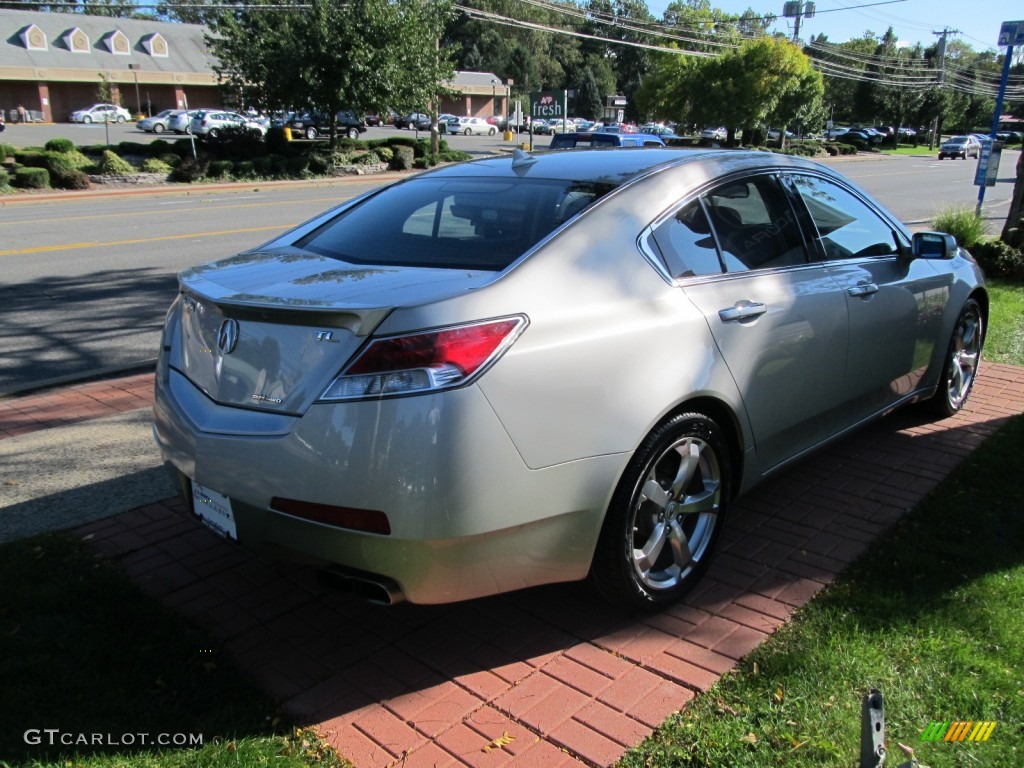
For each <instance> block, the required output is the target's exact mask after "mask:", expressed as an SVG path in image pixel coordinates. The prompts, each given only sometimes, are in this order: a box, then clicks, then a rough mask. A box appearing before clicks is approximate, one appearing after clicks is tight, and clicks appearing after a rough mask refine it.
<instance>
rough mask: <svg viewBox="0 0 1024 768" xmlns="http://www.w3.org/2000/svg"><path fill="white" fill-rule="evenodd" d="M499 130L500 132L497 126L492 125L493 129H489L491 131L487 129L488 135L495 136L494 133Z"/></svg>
mask: <svg viewBox="0 0 1024 768" xmlns="http://www.w3.org/2000/svg"><path fill="white" fill-rule="evenodd" d="M497 132H498V129H497V128H493V127H492V128H491V129H490V130H489V131H487V135H488V136H493V135H494V134H496V133H497Z"/></svg>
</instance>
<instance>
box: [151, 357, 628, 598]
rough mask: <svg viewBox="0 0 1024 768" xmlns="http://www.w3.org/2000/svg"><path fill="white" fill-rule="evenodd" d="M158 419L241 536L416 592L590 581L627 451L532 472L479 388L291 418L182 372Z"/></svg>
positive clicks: (184, 469) (427, 594)
mask: <svg viewBox="0 0 1024 768" xmlns="http://www.w3.org/2000/svg"><path fill="white" fill-rule="evenodd" d="M200 425H202V426H200ZM153 429H154V436H155V438H156V441H157V443H158V445H159V446H160V450H161V452H162V454H163V456H164V458H165V460H166V461H167V462H168V463H170V464H171V465H173V467H174V468H175V470H176V471H177V472H178V473H180V474H181V475H182V476H184V477H185V478H191V479H194V480H196V481H197V482H199V483H201V484H202V485H205V486H207V487H209V488H212V489H214V490H216V491H219V492H220V493H223V494H225V495H227V496H228V497H229V498H231V500H232V506H233V510H234V512H235V518H236V522H237V528H238V538H239V541H240V542H241V543H242V544H245V545H247V546H251V547H254V548H257V549H262V550H268V551H272V552H273V551H278V552H281V551H285V552H290V553H295V554H297V555H299V556H300V557H302V558H303V559H306V560H312V561H314V562H317V563H321V564H337V565H341V566H345V567H347V568H352V569H357V570H359V571H363V572H367V573H370V574H376V575H380V576H383V577H386V578H387V579H390V580H393V581H394V582H395V583H397V585H398V587H399V588H400V589H401V592H402V593H403V594H404V595H405V597H406V598H407V599H408V600H410V601H412V602H417V603H442V602H452V601H456V600H464V599H469V598H475V597H480V596H484V595H489V594H496V593H499V592H506V591H510V590H514V589H519V588H523V587H529V586H535V585H539V584H547V583H552V582H560V581H572V580H577V579H581V578H583V577H584V576H585V575H586V573H587V571H588V570H589V567H590V561H591V558H592V556H593V551H594V547H595V545H596V542H597V536H598V533H599V531H600V527H601V524H602V522H603V518H604V511H605V509H606V507H607V504H608V500H609V499H610V496H611V493H612V491H613V489H614V485H615V483H616V482H617V479H618V476H619V473H620V472H621V470H622V466H623V464H624V462H625V460H626V458H627V457H625V456H623V455H620V454H616V455H610V456H598V457H592V458H588V459H584V460H579V461H572V462H566V463H563V464H559V465H556V466H553V467H548V468H545V469H541V470H531V469H529V468H528V467H527V466H526V465H525V464H524V462H523V461H522V459H521V458H520V456H519V454H518V452H517V451H516V449H515V447H514V445H513V444H512V441H511V440H510V438H509V437H508V435H507V433H506V432H505V430H504V428H503V427H502V426H501V424H500V422H499V420H498V419H497V417H496V416H495V414H494V412H493V410H492V409H491V407H490V405H489V404H488V402H487V400H486V399H485V398H484V397H483V395H482V394H481V393H480V392H479V390H477V389H476V388H475V387H472V386H471V387H467V388H465V389H460V390H455V391H449V392H445V393H442V394H437V395H431V396H423V397H408V398H397V399H392V400H383V401H376V402H361V403H337V404H317V405H314V406H313V407H311V408H310V409H309V410H308V411H307V412H306V413H305V414H304V415H303V416H302V417H292V416H282V415H280V414H272V413H259V412H255V411H248V410H245V409H239V408H233V407H224V406H220V405H217V404H216V403H213V402H212V401H210V400H208V399H207V398H206V397H205V395H202V393H199V392H198V390H196V389H195V388H194V387H193V385H192V384H191V383H190V382H188V381H187V380H186V379H185V378H184V376H182V375H181V374H179V373H177V372H175V371H170V372H168V373H167V374H166V375H165V376H164V377H160V380H158V383H157V390H156V401H155V405H154V428H153ZM184 487H185V488H187V487H188V485H187V482H186V483H185V485H184ZM273 497H283V498H289V499H298V500H302V501H308V502H313V503H318V504H330V505H338V506H345V507H350V508H358V509H368V510H379V511H382V512H384V513H385V514H386V515H387V517H388V521H389V523H390V526H391V534H390V535H381V534H373V533H367V532H362V531H355V530H349V529H346V528H340V527H336V526H331V525H326V524H323V523H319V522H314V521H312V520H307V519H304V518H300V517H296V516H293V515H289V514H285V513H282V512H279V511H275V510H274V509H272V508H271V499H272V498H273Z"/></svg>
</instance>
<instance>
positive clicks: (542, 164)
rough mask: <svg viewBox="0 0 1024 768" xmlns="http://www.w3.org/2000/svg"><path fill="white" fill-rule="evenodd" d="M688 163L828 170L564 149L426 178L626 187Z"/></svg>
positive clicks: (807, 164) (701, 154)
mask: <svg viewBox="0 0 1024 768" xmlns="http://www.w3.org/2000/svg"><path fill="white" fill-rule="evenodd" d="M690 163H708V164H709V165H711V166H713V167H712V168H709V169H708V175H709V177H715V178H717V177H720V176H721V175H722V174H727V173H730V172H733V171H742V170H749V169H752V168H755V167H765V168H772V167H778V168H787V167H788V168H804V169H809V168H814V169H819V170H825V172H826V173H830V172H829V171H828V170H827V169H826V168H825V167H824V166H821V165H819V164H817V163H814V162H812V161H809V160H805V159H803V158H800V157H796V156H793V155H780V154H775V153H772V152H753V151H745V150H730V149H717V150H716V149H707V150H694V149H673V148H670V147H644V148H639V147H633V148H630V147H625V148H614V149H565V150H550V151H543V152H537V153H533V154H527V153H525V152H521V151H520V150H516V151H515V152H514V153H513V154H512V155H511V156H509V155H503V156H498V157H488V158H483V159H480V160H473V161H470V162H466V163H457V164H453V165H449V166H444V167H442V168H436V169H434V170H432V171H428V172H427V173H425V174H422V176H423V177H427V176H430V177H434V178H437V177H452V178H455V177H491V178H502V177H507V178H514V177H533V178H543V179H558V180H565V181H592V182H597V183H602V182H604V183H612V184H618V185H621V184H625V183H626V182H628V181H631V180H633V179H638V178H640V177H642V176H646V175H648V174H650V173H654V172H657V171H659V170H662V169H665V168H669V167H673V166H679V165H686V164H690Z"/></svg>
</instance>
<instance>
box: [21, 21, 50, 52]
mask: <svg viewBox="0 0 1024 768" xmlns="http://www.w3.org/2000/svg"><path fill="white" fill-rule="evenodd" d="M21 43H22V45H24V46H25V47H26V48H27V49H28V50H30V51H46V50H49V48H50V46H49V44H48V43H47V42H46V33H45V32H43V30H41V29H40V28H39V27H37V26H36V25H35V24H29V25H28V26H27V27H25V28H24V29H22V30H21Z"/></svg>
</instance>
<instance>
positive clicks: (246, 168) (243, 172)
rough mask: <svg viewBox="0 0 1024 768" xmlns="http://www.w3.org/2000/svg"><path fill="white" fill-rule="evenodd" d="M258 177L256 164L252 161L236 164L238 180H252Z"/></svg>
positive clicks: (242, 161) (240, 161)
mask: <svg viewBox="0 0 1024 768" xmlns="http://www.w3.org/2000/svg"><path fill="white" fill-rule="evenodd" d="M255 175H256V168H255V163H254V162H253V161H252V160H239V161H238V162H237V163H235V178H236V179H251V178H253V177H254V176H255Z"/></svg>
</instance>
